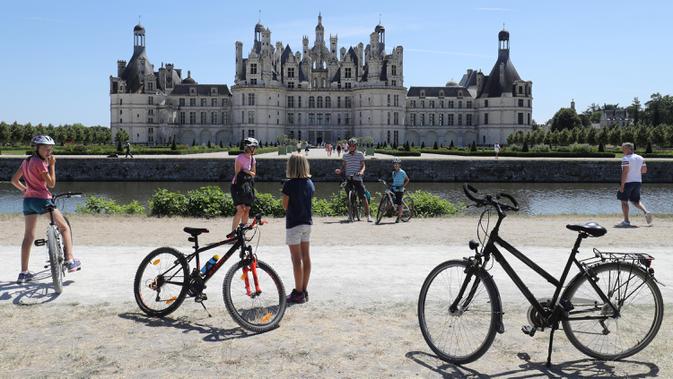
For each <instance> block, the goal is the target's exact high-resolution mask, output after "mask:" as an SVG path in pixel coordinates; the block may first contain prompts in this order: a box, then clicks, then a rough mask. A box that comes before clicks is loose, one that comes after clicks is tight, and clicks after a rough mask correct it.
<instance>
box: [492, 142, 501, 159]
mask: <svg viewBox="0 0 673 379" xmlns="http://www.w3.org/2000/svg"><path fill="white" fill-rule="evenodd" d="M493 150H494V151H495V159H498V154H500V144H499V143H496V144H495V145H493Z"/></svg>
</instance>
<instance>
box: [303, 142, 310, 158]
mask: <svg viewBox="0 0 673 379" xmlns="http://www.w3.org/2000/svg"><path fill="white" fill-rule="evenodd" d="M308 150H309V144H308V142H306V143H305V145H304V153H306V156H307V157H308Z"/></svg>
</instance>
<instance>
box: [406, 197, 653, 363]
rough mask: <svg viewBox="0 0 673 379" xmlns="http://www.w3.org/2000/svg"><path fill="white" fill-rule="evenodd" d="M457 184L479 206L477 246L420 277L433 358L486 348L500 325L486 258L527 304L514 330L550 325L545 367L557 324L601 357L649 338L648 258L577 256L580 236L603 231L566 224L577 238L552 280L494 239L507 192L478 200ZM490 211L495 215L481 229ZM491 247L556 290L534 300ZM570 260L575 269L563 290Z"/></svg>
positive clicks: (632, 350)
mask: <svg viewBox="0 0 673 379" xmlns="http://www.w3.org/2000/svg"><path fill="white" fill-rule="evenodd" d="M463 189H464V192H465V195H466V196H467V197H468V198H469V199H470V200H472V201H473V202H474V203H475V204H476V206H477V207H486V210H484V211H483V212H482V213H481V217H480V218H479V224H478V229H477V235H478V239H479V241H480V242H483V241H484V240H485V245H484V246H483V247H482V248H481V249H479V242H476V241H474V240H473V241H470V243H469V247H470V249H472V250H474V251H475V254H474V255H473V256H471V257H467V258H464V259H463V260H450V261H446V262H444V263H441V264H440V265H439V266H437V267H435V269H433V270H432V272H430V274H429V275H428V277H427V278H426V279H425V282H424V283H423V287H422V288H421V293H420V296H419V299H418V321H419V323H420V327H421V331H422V333H423V337H424V338H425V341H426V342H427V343H428V345H429V346H430V348H431V349H432V351H434V352H435V353H436V354H437V355H438V356H439V357H440V358H441V359H443V360H445V361H447V362H450V363H454V364H463V363H468V362H472V361H474V360H476V359H478V358H479V357H481V356H482V355H483V354H484V353H485V352H486V351H487V350H488V348H489V347H490V346H491V343H493V339H494V338H495V334H496V332H498V333H503V332H504V330H505V328H504V324H503V321H502V314H503V310H502V304H501V302H500V294H499V292H498V288H497V287H496V285H495V282H494V281H493V278H492V276H491V275H490V274H489V273H488V270H489V269H490V268H491V267H492V265H493V263H494V262H493V261H491V258H494V259H495V261H497V262H498V263H499V264H500V265H501V266H502V268H503V269H504V271H505V272H506V273H507V275H508V276H509V277H510V278H511V279H512V280H513V281H514V284H516V286H517V287H518V288H519V290H520V291H521V293H522V294H523V295H524V296H525V297H526V299H527V300H528V301H529V302H530V304H531V306H530V308H529V309H528V322H529V323H530V325H526V326H524V327H522V332H523V333H525V334H528V335H530V336H531V337H532V336H533V335H534V334H535V332H536V331H543V330H544V329H549V330H550V336H549V350H548V353H547V366H549V365H550V364H551V352H552V344H553V339H554V331H556V330H557V329H559V324H562V325H563V331H564V332H565V334H566V336H567V337H568V340H570V342H571V343H572V344H573V345H574V346H575V347H576V348H577V349H578V350H580V351H581V352H582V353H584V354H586V355H588V356H591V357H593V358H597V359H601V360H617V359H622V358H626V357H629V356H631V355H633V354H636V353H637V352H639V351H640V350H642V349H643V348H645V347H646V346H647V345H648V344H649V343H650V342H652V339H654V337H655V336H656V334H657V332H658V331H659V327H660V326H661V321H662V319H663V313H664V304H663V300H662V298H661V292H660V291H659V287H658V286H657V281H656V279H655V278H654V269H653V268H652V260H653V259H654V258H653V257H652V256H650V255H648V254H641V253H610V252H601V251H598V250H596V249H594V256H593V257H591V258H588V259H584V260H578V259H577V257H576V256H577V254H579V247H580V244H581V243H582V240H584V239H585V238H588V237H600V236H602V235H604V234H605V233H607V230H606V229H605V228H603V227H602V226H600V225H598V224H596V223H586V224H583V225H567V228H568V229H570V230H572V231H575V232H578V236H577V240H576V241H575V245H574V246H573V248H572V250H571V252H570V256H569V257H568V261H567V263H566V265H565V268H564V269H563V273H562V274H561V278H560V279H558V280H557V279H556V278H554V277H553V276H551V275H550V274H549V273H547V272H546V271H545V270H543V269H542V268H541V267H539V266H538V265H537V264H536V263H535V262H533V261H532V260H531V259H529V258H528V257H526V256H525V255H524V254H523V253H521V252H520V251H518V250H517V249H515V248H514V247H513V246H512V245H510V244H509V243H507V242H505V240H503V239H502V238H501V237H500V236H499V234H498V232H499V229H500V224H501V223H502V220H503V219H504V218H505V217H506V212H507V211H518V210H519V206H518V204H517V202H516V200H515V199H514V198H513V197H512V196H510V195H508V194H504V193H501V194H499V195H497V196H491V195H486V196H483V197H478V196H477V193H478V192H477V190H476V189H475V188H474V187H472V186H470V185H467V184H466V185H465V186H464V187H463ZM503 200H506V201H507V202H508V203H509V204H507V203H504V202H501V201H503ZM493 211H495V212H497V215H498V218H497V221H496V222H495V226H493V229H492V230H490V232H489V226H490V225H489V223H490V216H491V213H492V212H493ZM496 244H497V245H498V246H500V247H502V248H504V249H505V250H507V251H509V252H510V253H512V255H514V256H515V257H516V258H518V259H519V260H521V261H522V262H523V263H525V264H526V265H527V266H528V267H530V268H531V269H533V270H534V271H535V272H536V273H537V274H538V275H540V276H542V277H543V278H544V279H546V280H547V281H548V282H549V283H551V284H552V285H553V286H554V287H555V288H556V290H555V291H554V294H553V296H552V298H551V299H549V298H547V299H536V298H535V296H534V295H533V294H532V293H531V291H530V290H529V289H528V287H527V286H526V285H525V284H524V283H523V281H522V280H521V278H520V277H519V276H518V275H517V274H516V272H515V271H514V270H513V269H512V266H510V265H509V263H507V261H506V260H505V258H504V256H503V254H502V253H501V252H500V250H499V249H498V248H497V247H496ZM573 264H574V265H575V266H576V267H577V268H578V269H579V273H578V274H577V275H576V276H575V277H574V278H573V279H571V280H570V282H569V283H568V285H567V287H566V288H565V290H563V288H564V287H563V286H564V283H565V281H566V279H567V276H568V273H569V271H570V269H571V267H572V266H573Z"/></svg>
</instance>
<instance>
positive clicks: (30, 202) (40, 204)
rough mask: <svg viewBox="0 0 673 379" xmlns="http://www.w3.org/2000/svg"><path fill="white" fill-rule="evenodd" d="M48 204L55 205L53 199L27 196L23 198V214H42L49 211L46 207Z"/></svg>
mask: <svg viewBox="0 0 673 379" xmlns="http://www.w3.org/2000/svg"><path fill="white" fill-rule="evenodd" d="M48 205H52V206H53V205H54V201H53V200H51V199H38V198H36V197H27V198H25V199H23V215H24V216H30V215H41V214H45V213H47V210H46V209H45V208H46V207H47V206H48Z"/></svg>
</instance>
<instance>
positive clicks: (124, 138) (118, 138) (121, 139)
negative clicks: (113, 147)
mask: <svg viewBox="0 0 673 379" xmlns="http://www.w3.org/2000/svg"><path fill="white" fill-rule="evenodd" d="M128 141H129V134H128V133H127V132H126V130H124V129H119V130H118V131H117V134H116V135H115V142H117V143H118V144H121V143H126V142H128Z"/></svg>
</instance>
